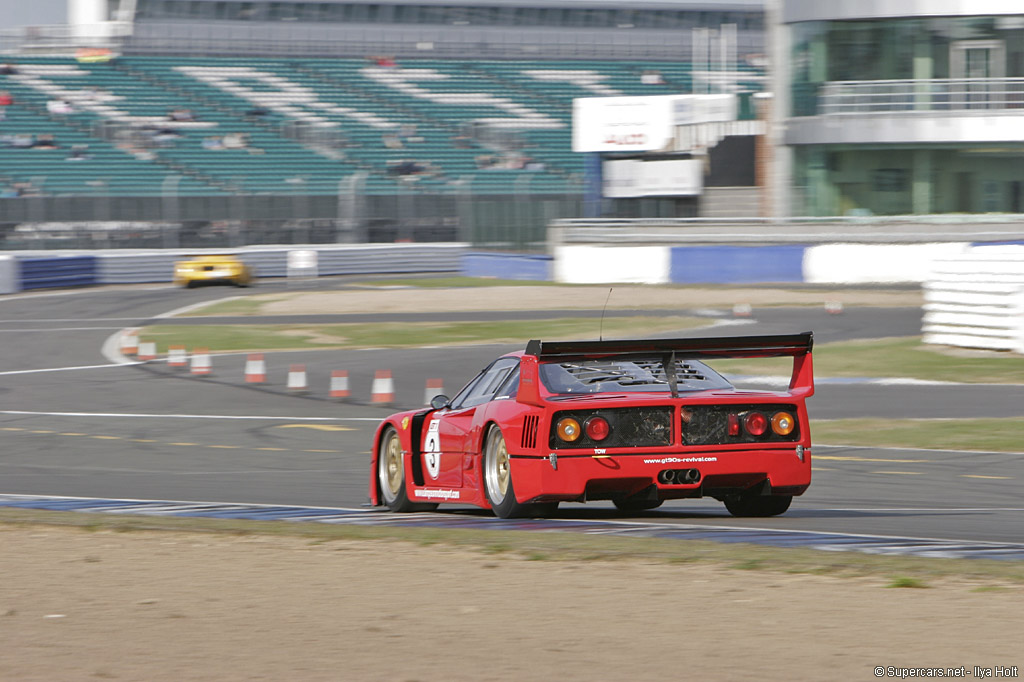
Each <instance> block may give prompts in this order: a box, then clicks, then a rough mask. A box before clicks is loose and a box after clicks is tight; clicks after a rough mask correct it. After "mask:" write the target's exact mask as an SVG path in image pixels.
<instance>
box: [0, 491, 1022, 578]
mask: <svg viewBox="0 0 1024 682" xmlns="http://www.w3.org/2000/svg"><path fill="white" fill-rule="evenodd" d="M0 523H5V524H14V525H21V526H26V527H31V526H38V525H50V526H63V527H74V528H81V529H83V530H85V531H115V532H125V533H130V532H136V531H176V532H200V533H212V534H217V533H223V534H231V535H264V536H289V537H300V538H308V539H309V541H310V543H311V544H320V543H324V542H331V541H339V540H347V541H351V540H357V541H368V542H395V541H397V542H408V543H413V544H417V545H436V544H440V545H446V546H452V547H459V548H466V549H472V550H474V551H479V552H481V553H484V554H488V555H504V556H508V557H509V558H515V559H523V560H529V561H636V560H639V561H656V562H663V563H670V564H689V563H694V562H705V563H708V564H711V565H717V566H723V567H726V568H736V569H740V570H746V571H766V572H775V573H807V574H815V575H830V576H836V577H850V578H859V577H865V576H868V577H879V578H887V579H891V578H892V576H899V581H900V582H904V581H907V580H912V581H919V582H922V583H923V582H924V581H928V580H941V579H966V580H970V581H975V582H980V583H983V584H982V585H981V586H980V587H990V588H994V587H999V586H1002V585H1013V586H1014V589H1017V587H1016V586H1019V585H1024V562H1019V561H992V560H985V559H941V558H931V557H929V558H924V557H896V556H876V555H871V554H861V553H859V552H825V551H819V550H811V549H795V548H777V547H766V546H761V545H747V544H733V543H716V542H710V541H704V540H666V539H663V538H625V537H612V536H606V535H601V536H597V535H586V534H582V533H525V532H512V531H487V530H467V529H440V528H422V527H418V528H393V527H386V526H372V527H371V526H346V525H333V524H320V523H298V522H296V523H291V522H282V521H238V520H227V519H189V518H180V519H179V518H165V517H160V518H157V517H147V516H109V515H106V514H83V513H75V512H57V511H42V510H22V509H0ZM894 586H905V585H894ZM991 591H993V592H995V593H997V594H998V590H994V589H993V590H991Z"/></svg>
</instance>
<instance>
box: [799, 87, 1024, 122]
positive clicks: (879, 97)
mask: <svg viewBox="0 0 1024 682" xmlns="http://www.w3.org/2000/svg"><path fill="white" fill-rule="evenodd" d="M1022 109H1024V78H929V79H905V80H878V81H831V82H828V83H824V84H822V86H821V91H820V94H819V96H818V113H819V114H824V115H826V116H827V115H830V114H863V113H883V112H884V113H890V112H901V111H909V112H914V111H985V112H986V113H989V112H996V111H1008V110H1009V111H1012V112H1013V113H1016V114H1024V111H1021V110H1022Z"/></svg>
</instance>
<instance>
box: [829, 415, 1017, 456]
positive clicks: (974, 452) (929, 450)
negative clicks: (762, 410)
mask: <svg viewBox="0 0 1024 682" xmlns="http://www.w3.org/2000/svg"><path fill="white" fill-rule="evenodd" d="M812 423H813V421H812ZM821 448H832V449H834V450H893V451H896V452H925V453H934V452H949V453H952V454H955V455H1012V456H1014V457H1022V456H1024V452H1003V451H999V450H941V449H938V448H897V447H873V446H871V445H838V444H835V443H831V444H829V445H824V444H822V443H815V444H814V445H812V446H811V449H812V450H820V449H821Z"/></svg>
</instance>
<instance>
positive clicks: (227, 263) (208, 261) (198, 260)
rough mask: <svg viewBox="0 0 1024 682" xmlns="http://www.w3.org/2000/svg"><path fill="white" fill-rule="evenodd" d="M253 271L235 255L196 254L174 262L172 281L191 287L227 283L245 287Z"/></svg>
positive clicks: (251, 277)
mask: <svg viewBox="0 0 1024 682" xmlns="http://www.w3.org/2000/svg"><path fill="white" fill-rule="evenodd" d="M252 280H253V271H252V268H250V267H249V266H248V265H246V264H245V263H243V262H242V261H241V260H240V259H239V258H237V257H236V256H226V255H225V256H196V257H195V258H193V259H192V260H183V261H178V262H176V263H175V264H174V283H175V284H176V285H178V286H185V287H189V288H192V287H194V286H197V285H199V284H209V283H221V282H223V283H227V284H234V285H235V286H239V287H247V286H249V285H250V284H251V283H252Z"/></svg>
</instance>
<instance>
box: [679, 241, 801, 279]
mask: <svg viewBox="0 0 1024 682" xmlns="http://www.w3.org/2000/svg"><path fill="white" fill-rule="evenodd" d="M804 251H805V248H804V247H803V246H786V245H781V246H776V245H773V246H676V247H673V248H672V251H671V264H670V266H669V268H670V269H669V279H670V281H671V282H672V283H673V284H755V283H760V282H803V281H804V272H803V263H804Z"/></svg>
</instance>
